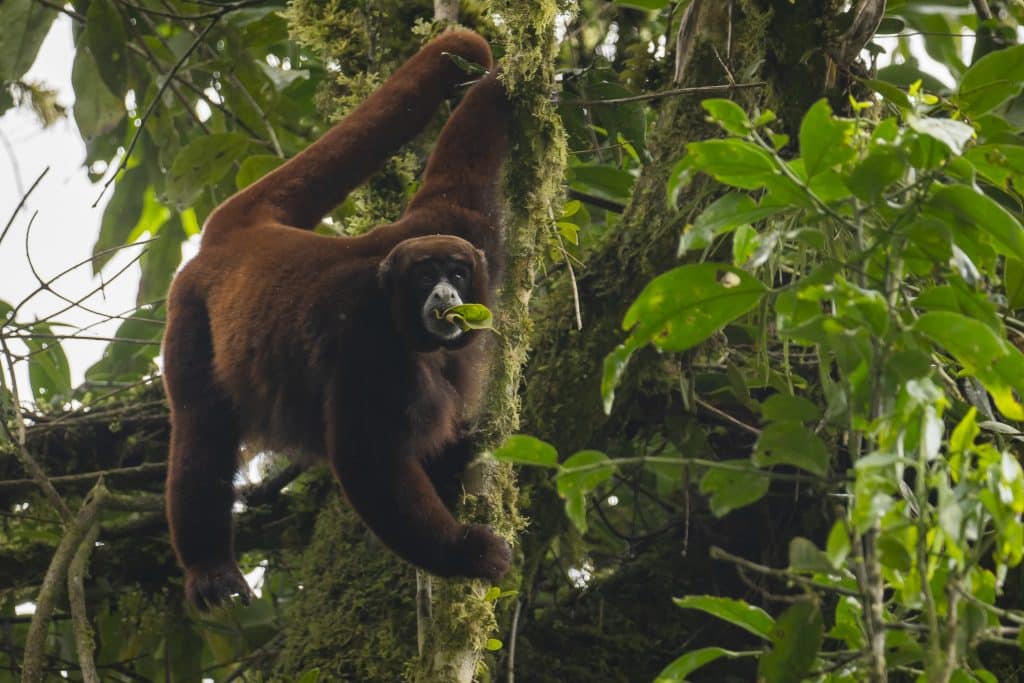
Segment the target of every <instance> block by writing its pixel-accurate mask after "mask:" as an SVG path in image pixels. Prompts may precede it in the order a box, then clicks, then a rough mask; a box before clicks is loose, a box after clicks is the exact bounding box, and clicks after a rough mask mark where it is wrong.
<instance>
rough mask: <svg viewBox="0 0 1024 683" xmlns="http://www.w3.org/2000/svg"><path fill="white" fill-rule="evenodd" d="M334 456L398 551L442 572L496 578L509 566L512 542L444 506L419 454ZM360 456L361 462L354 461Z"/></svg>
mask: <svg viewBox="0 0 1024 683" xmlns="http://www.w3.org/2000/svg"><path fill="white" fill-rule="evenodd" d="M347 452H348V453H352V454H358V455H355V457H353V456H352V455H349V456H348V457H340V458H339V457H335V458H332V460H333V462H334V465H335V469H336V471H337V474H338V478H339V479H340V480H341V482H342V485H343V486H344V488H345V493H346V495H347V496H348V499H349V502H350V503H351V504H352V506H353V507H354V508H355V510H356V512H358V513H359V516H360V517H362V519H363V521H364V522H366V524H367V526H369V527H370V529H371V530H372V531H373V532H374V533H375V534H377V536H378V537H380V539H381V540H382V541H383V542H384V543H386V544H387V545H388V546H389V547H390V548H391V549H392V550H394V551H395V552H396V553H397V554H398V555H400V556H401V557H403V558H405V559H406V560H408V561H409V562H411V563H413V564H414V565H416V566H418V567H421V568H423V569H425V570H427V571H429V572H431V573H432V574H437V575H439V576H469V577H475V578H487V579H490V580H491V581H498V580H499V579H501V577H502V576H504V575H505V573H506V572H507V571H508V566H509V562H510V561H511V551H510V549H509V546H508V543H506V542H505V540H504V539H502V538H501V537H500V536H498V535H497V534H495V533H494V531H492V530H491V529H490V528H488V527H487V526H485V525H482V524H470V525H466V524H461V523H459V522H458V521H457V520H456V519H455V518H454V517H453V516H452V513H451V512H450V511H449V510H448V508H447V507H445V504H444V502H443V501H442V500H441V497H440V496H439V495H438V493H437V490H436V489H435V488H434V484H433V482H432V481H431V480H430V477H429V476H428V475H427V472H426V470H425V469H424V467H423V463H421V462H420V461H419V460H418V459H417V458H414V457H411V456H399V455H396V454H395V453H387V452H385V453H380V451H379V449H378V451H377V454H374V456H373V457H371V458H367V459H366V460H361V458H362V457H365V456H366V454H367V452H373V451H367V450H361V451H347ZM356 457H358V458H360V461H359V462H354V460H355V459H356Z"/></svg>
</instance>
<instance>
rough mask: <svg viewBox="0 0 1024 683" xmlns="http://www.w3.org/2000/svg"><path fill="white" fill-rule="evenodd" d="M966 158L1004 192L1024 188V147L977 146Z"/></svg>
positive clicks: (968, 151)
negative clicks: (1013, 188) (1012, 188)
mask: <svg viewBox="0 0 1024 683" xmlns="http://www.w3.org/2000/svg"><path fill="white" fill-rule="evenodd" d="M964 157H965V158H966V159H967V160H968V161H970V162H971V165H972V166H974V168H975V169H976V170H977V171H978V173H980V174H981V175H983V176H985V177H986V178H988V179H989V180H990V181H991V182H993V183H995V184H996V185H998V186H1000V187H1001V188H1003V189H1004V190H1008V189H1010V183H1011V181H1012V183H1013V186H1014V187H1015V188H1016V189H1017V190H1018V191H1019V190H1021V189H1022V188H1024V147H1022V146H1018V145H1009V144H999V145H975V146H974V147H972V148H971V149H969V150H967V153H966V154H965V155H964Z"/></svg>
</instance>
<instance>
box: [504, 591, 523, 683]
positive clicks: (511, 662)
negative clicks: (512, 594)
mask: <svg viewBox="0 0 1024 683" xmlns="http://www.w3.org/2000/svg"><path fill="white" fill-rule="evenodd" d="M522 609H523V601H522V600H516V611H515V612H513V613H512V627H511V628H510V629H509V634H508V661H507V662H506V671H508V679H507V683H515V681H516V634H517V633H518V632H519V612H520V611H522Z"/></svg>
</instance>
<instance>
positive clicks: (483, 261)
mask: <svg viewBox="0 0 1024 683" xmlns="http://www.w3.org/2000/svg"><path fill="white" fill-rule="evenodd" d="M473 251H475V252H476V254H475V256H476V272H477V273H486V272H487V254H485V253H484V250H483V249H474V250H473Z"/></svg>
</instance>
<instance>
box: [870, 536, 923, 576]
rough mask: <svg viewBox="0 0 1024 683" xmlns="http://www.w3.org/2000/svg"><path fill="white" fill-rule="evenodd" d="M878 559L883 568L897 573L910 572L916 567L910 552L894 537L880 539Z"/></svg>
mask: <svg viewBox="0 0 1024 683" xmlns="http://www.w3.org/2000/svg"><path fill="white" fill-rule="evenodd" d="M878 557H879V559H880V560H881V562H882V565H883V566H885V567H889V568H890V569H895V570H897V571H901V572H909V571H910V570H911V569H913V567H914V560H913V558H912V557H911V555H910V551H909V550H908V549H907V548H906V547H905V546H904V545H903V543H902V542H901V541H900V539H898V538H896V537H895V536H892V535H889V536H882V537H881V538H879V539H878Z"/></svg>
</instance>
